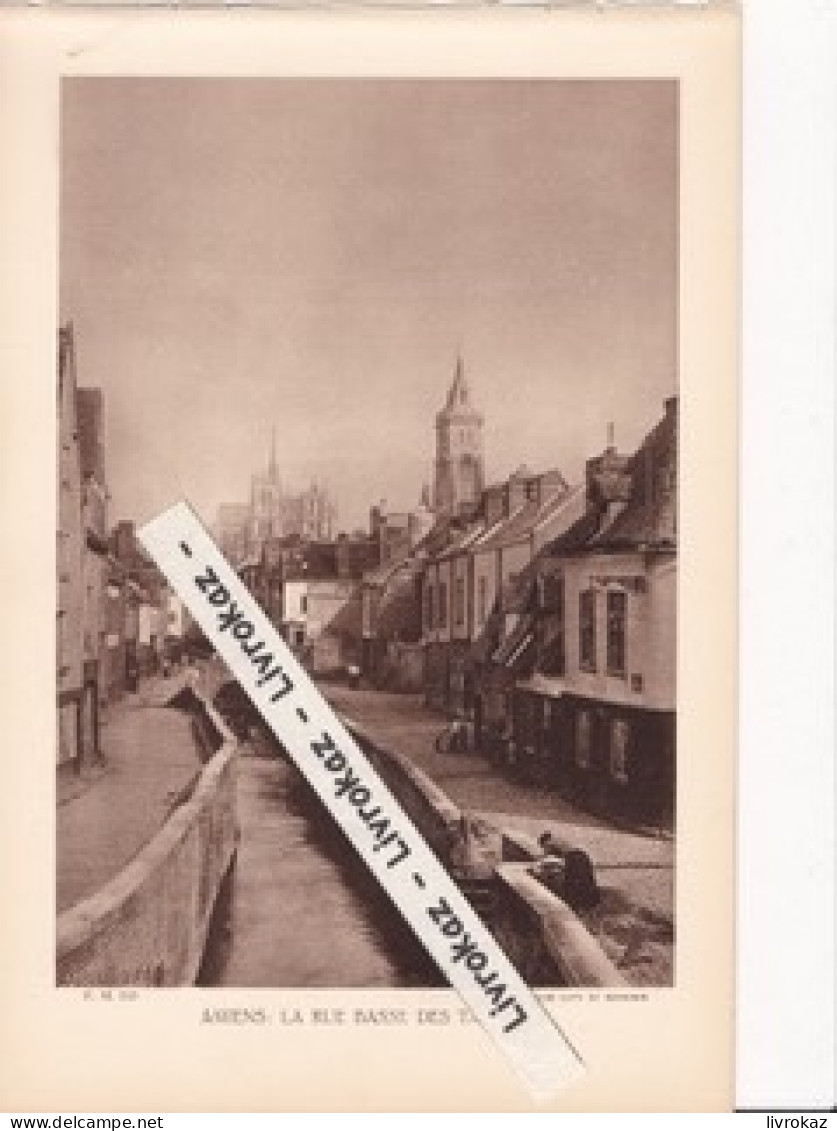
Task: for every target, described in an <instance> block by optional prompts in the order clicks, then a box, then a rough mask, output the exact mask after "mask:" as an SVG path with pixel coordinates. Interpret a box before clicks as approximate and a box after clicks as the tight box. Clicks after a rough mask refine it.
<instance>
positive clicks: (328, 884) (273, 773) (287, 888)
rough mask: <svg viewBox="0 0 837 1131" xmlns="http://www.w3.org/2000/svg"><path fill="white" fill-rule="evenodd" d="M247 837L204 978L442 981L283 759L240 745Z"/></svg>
mask: <svg viewBox="0 0 837 1131" xmlns="http://www.w3.org/2000/svg"><path fill="white" fill-rule="evenodd" d="M238 814H239V823H240V826H241V842H240V844H239V849H238V859H237V862H236V865H235V867H234V868H233V870H232V872H231V873H230V877H229V879H228V882H227V884H226V886H225V890H224V892H223V893H222V897H221V898H220V899H219V901H218V905H217V908H216V913H215V916H214V919H213V924H212V929H211V932H210V939H209V945H208V947H207V951H206V954H205V956H204V962H203V966H202V968H201V972H200V975H199V978H198V984H199V985H202V986H236V987H245V986H249V987H256V986H259V987H277V988H279V987H300V988H316V987H375V986H377V987H404V986H438V985H442V984H444V983H443V982H442V980H441V978H440V975H439V973H438V971H437V970H436V967H435V965H434V964H433V963H432V962H431V960H430V959H429V958H428V957H427V955H426V954H425V952H424V950H423V948H422V947H421V946H420V945H419V943H418V942H417V941H416V939H415V937H414V936H413V934H412V932H411V931H410V930H409V928H408V927H407V926H406V924H404V922H403V920H402V919H401V916H400V915H399V914H398V913H397V912H396V910H395V908H394V907H393V906H392V904H391V903H390V901H389V899H388V898H387V897H386V895H384V893H383V892H382V891H381V889H380V888H379V887H378V884H377V882H376V881H375V880H374V878H373V877H372V876H371V875H370V874H369V873H368V871H367V870H366V868H365V866H364V865H363V863H362V862H361V861H360V860H359V858H358V857H357V856H356V855H355V853H354V849H353V848H352V847H351V845H350V844H349V843H348V841H346V839H345V838H344V837H343V834H342V833H341V832H340V830H339V829H338V828H337V827H336V826H335V825H334V824H333V823H332V821H331V818H330V817H329V816H328V814H327V813H326V812H325V811H324V809H323V808H322V806H321V804H320V802H319V800H318V799H317V798H316V797H315V796H314V795H313V794H312V793H311V792H310V791H309V789H308V787H307V785H306V784H305V783H304V782H303V781H302V779H301V777H300V775H299V774H298V772H297V771H296V770H295V769H293V767H292V766H290V765H289V764H288V763H287V762H285V761H284V760H283V759H282V758H281V757H279V756H276V755H273V754H270V753H266V752H264V751H261V752H259V753H257V752H256V751H255V750H254V749H253V747H251V746H250V745H249V744H243V746H242V749H241V756H240V757H239V760H238Z"/></svg>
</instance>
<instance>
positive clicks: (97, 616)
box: [76, 389, 108, 758]
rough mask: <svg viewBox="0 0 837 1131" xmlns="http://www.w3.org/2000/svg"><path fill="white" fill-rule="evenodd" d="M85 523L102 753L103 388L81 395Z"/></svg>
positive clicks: (90, 692)
mask: <svg viewBox="0 0 837 1131" xmlns="http://www.w3.org/2000/svg"><path fill="white" fill-rule="evenodd" d="M76 404H77V421H78V437H79V463H80V471H81V503H82V523H83V526H84V567H83V571H84V629H83V631H84V696H83V706H82V710H83V715H84V732H85V734H86V735H87V736H88V737H87V743H88V749H87V750H86V753H87V754H88V755H89V756H90V757H92V758H98V757H99V756H100V754H101V744H100V725H99V717H100V709H101V708H102V707H104V705H105V703H106V701H107V679H106V663H107V642H106V633H107V628H106V621H107V576H108V541H107V501H108V492H107V484H106V480H105V444H104V403H103V398H102V392H101V390H100V389H78V391H77V394H76Z"/></svg>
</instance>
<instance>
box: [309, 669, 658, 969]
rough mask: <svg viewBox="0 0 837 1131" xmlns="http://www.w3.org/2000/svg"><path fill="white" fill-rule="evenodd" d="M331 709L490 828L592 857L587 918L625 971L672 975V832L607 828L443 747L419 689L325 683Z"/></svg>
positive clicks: (473, 754)
mask: <svg viewBox="0 0 837 1131" xmlns="http://www.w3.org/2000/svg"><path fill="white" fill-rule="evenodd" d="M323 691H324V693H325V694H326V696H327V698H328V699H329V700H330V702H331V703H332V705H333V706H334V707H335V709H336V710H338V711H339V712H341V713H342V714H343V715H345V716H347V717H348V718H350V719H354V720H355V721H356V722H358V723H359V724H361V726H362V727H363V729H364V731H365V732H366V733H368V734H369V735H370V736H372V737H373V738H374V739H375V740H376V741H378V742H379V743H380V744H381V745H382V746H385V747H389V748H391V749H397V750H398V751H400V752H401V753H402V754H405V755H407V756H408V757H409V758H410V759H411V760H412V761H413V763H414V764H415V765H416V766H418V767H419V768H420V769H422V770H423V771H424V772H425V773H426V774H428V775H429V776H430V777H431V778H432V779H433V780H434V781H435V782H436V784H437V785H438V786H439V787H440V788H441V789H443V790H444V791H445V792H446V793H447V794H448V796H449V797H450V798H451V799H452V800H453V801H454V802H455V803H456V805H457V806H458V807H459V808H460V809H463V810H468V811H469V812H471V813H473V814H474V815H477V816H480V817H482V818H484V819H485V820H487V821H489V822H490V823H491V824H492V825H494V826H495V827H497V828H502V829H507V830H510V831H511V830H513V831H515V832H516V833H519V834H523V835H525V836H527V837H529V838H531V839H533V840H536V839H537V837H538V836H539V834H540V833H542V832H545V831H551V832H553V833H555V834H556V835H557V836H559V837H561V838H562V839H565V840H567V841H569V842H570V843H572V844H573V845H575V846H576V847H578V848H580V849H582V850H583V851H585V852H586V853H587V854H588V855H589V857H590V858H591V860H592V862H593V864H594V866H595V869H596V874H597V878H598V882H599V886H600V888H601V890H602V892H603V897H604V898H603V900H602V904H601V906H600V909H599V910H598V911H597V912H596V913H595V915H594V916H592V917H591V918H590V921H589V922H588V923H587V926H588V929H590V930H592V932H593V933H594V934H596V935H597V937H598V938H599V941H600V943H601V945H602V946H603V947H604V949H605V950H606V951H607V952H608V954H609V955H610V956H611V957H612V958H613V959H614V960H616V961H617V962H618V963H619V964H620V965H625V964H626V963H628V962H629V961H630V959H631V955H632V954H636V955H638V957H639V966H640V967H641V969H639V970H637V969H636V965H637V964H633V965H634V969H633V970H632V980H635V981H638V982H647V983H650V984H666V982H668V981H669V980H670V977H671V958H672V950H671V928H672V924H673V921H674V859H675V840H674V839H673V838H672V837H670V836H668V835H666V836H659V837H657V836H648V835H640V834H638V833H635V832H626V831H624V830H623V829H617V828H613V827H612V826H610V825H608V824H606V823H605V822H604V821H602V820H600V819H598V818H596V817H594V816H591V815H590V814H588V813H584V812H582V811H581V810H579V809H578V808H576V807H574V806H572V805H571V804H569V803H568V802H567V801H565V800H563V799H562V798H561V797H559V796H558V795H557V793H553V792H549V791H547V790H545V789H541V788H537V787H534V786H529V785H524V784H520V783H517V782H513V781H510V780H508V779H507V778H506V777H505V776H504V775H503V774H502V772H501V771H500V770H499V769H497V768H496V767H495V766H494V765H493V764H492V763H491V762H490V761H489V760H488V759H487V758H486V757H484V756H483V755H481V754H480V753H479V752H478V751H469V752H468V753H457V754H443V753H439V752H438V751H436V749H435V748H434V743H433V740H434V738H435V736H436V735H437V734H438V733H439V732H440V731H441V730H442V729H443V727H444V725H445V718H444V716H443V715H441V714H439V713H437V712H435V711H432V710H430V709H429V708H427V707H426V706H425V705H424V704H423V703H422V701H421V699H420V698H419V697H418V696H407V695H396V694H391V693H387V692H381V691H375V690H371V689H366V688H361V689H358V690H354V689H351V688H347V687H344V686H338V685H331V684H330V685H327V686H325V687H324V688H323Z"/></svg>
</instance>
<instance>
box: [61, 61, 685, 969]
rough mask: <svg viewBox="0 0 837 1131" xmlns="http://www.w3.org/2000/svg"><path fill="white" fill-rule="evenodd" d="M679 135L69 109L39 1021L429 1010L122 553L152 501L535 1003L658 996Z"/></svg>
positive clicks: (479, 106) (672, 623) (515, 119)
mask: <svg viewBox="0 0 837 1131" xmlns="http://www.w3.org/2000/svg"><path fill="white" fill-rule="evenodd" d="M678 111H679V90H678V84H677V83H676V82H674V81H668V80H659V79H655V80H633V81H624V80H612V79H608V80H605V79H597V80H592V79H591V80H585V81H568V80H557V79H554V80H548V81H547V80H540V81H531V80H530V81H518V80H504V81H474V80H469V81H465V80H445V81H441V80H422V81H407V80H398V81H381V80H376V81H371V80H325V79H320V80H278V79H274V80H255V79H235V80H220V79H211V80H208V79H189V80H186V79H182V80H174V79H159V78H158V79H151V78H149V79H127V78H124V79H107V78H71V79H65V80H64V81H63V83H62V92H61V170H60V175H61V219H60V225H61V233H60V234H61V250H60V326H59V327H58V328H57V358H58V365H57V370H58V389H57V404H58V424H59V427H58V462H57V475H58V511H57V513H58V527H59V528H58V540H57V562H58V565H57V568H58V578H57V593H58V596H57V610H56V611H57V616H56V627H57V647H58V654H57V673H58V675H57V719H58V722H57V775H58V779H57V780H58V784H57V794H58V806H57V816H56V820H57V858H56V890H57V911H58V928H57V955H56V980H57V984H58V985H60V986H68V985H77V986H110V987H125V986H154V985H156V986H181V987H182V986H190V985H198V986H202V987H228V988H236V987H253V988H258V987H263V988H280V987H293V988H306V989H307V988H321V987H322V988H329V987H336V988H340V987H345V988H372V987H379V988H399V987H440V986H442V985H444V981H443V979H442V976H441V975H440V973H439V971H438V970H437V969H436V968H435V966H434V965H433V963H432V962H431V960H430V959H429V958H428V956H427V955H426V954H425V952H424V950H423V948H422V947H421V945H420V944H419V942H418V941H417V940H416V939H415V938H414V937H413V936H412V934H411V933H410V931H409V929H408V928H407V927H406V926H405V924H404V923H403V921H402V919H401V917H400V916H399V914H398V912H397V909H395V908H394V907H393V906H392V905H391V904H390V903H389V902H388V901H387V899H386V897H385V896H384V895H383V894H382V893H381V892H380V891H379V889H378V888H377V885H376V882H375V880H374V879H373V878H372V877H371V876H370V875H369V874H368V872H367V871H366V869H365V867H364V866H363V864H362V863H361V862H360V861H359V860H358V858H357V857H356V855H355V853H354V851H353V849H352V847H351V845H349V844H348V842H347V841H346V840H345V839H344V838H343V836H342V834H341V833H340V832H339V830H338V829H336V828H335V827H334V826H333V824H332V822H331V820H330V818H329V817H328V815H327V814H326V813H325V812H324V810H323V809H322V808H321V806H320V804H319V801H318V800H317V798H316V797H315V796H314V795H313V794H312V793H311V791H310V790H309V789H308V788H307V786H306V785H305V782H304V780H303V779H302V777H301V776H300V775H299V774H298V772H297V771H296V769H295V768H294V766H293V763H292V762H291V760H290V759H289V758H288V757H287V756H286V753H285V751H284V750H283V749H282V747H281V746H280V745H279V744H278V743H277V742H276V741H275V739H274V738H273V737H272V736H271V734H270V732H269V730H268V729H267V728H266V727H265V726H264V725H263V723H262V721H261V720H260V718H259V716H258V715H257V713H256V712H255V711H254V710H253V708H252V707H251V706H250V704H249V702H248V701H247V699H246V697H245V696H244V695H243V693H242V692H241V691H240V689H239V688H238V686H237V684H236V683H235V681H234V680H232V678H231V676H230V675H229V673H228V672H226V671H225V669H224V668H223V665H222V664H221V663H220V661H219V659H218V658H217V657H216V656H215V655H214V654H213V652H212V649H211V647H210V646H209V645H208V643H207V641H206V640H205V638H204V637H203V635H202V633H201V632H200V630H199V628H198V626H197V625H196V623H195V622H194V621H193V620H192V619H191V618H190V616H189V615H188V613H187V611H186V610H185V608H184V607H183V605H182V603H181V601H180V600H179V599H178V597H177V595H176V594H175V593H174V592H173V591H172V590H171V588H170V587H169V586H168V585H167V584H166V582H165V580H164V578H163V576H162V575H161V574H160V573H159V571H158V570H157V569H156V567H155V566H154V565H153V564H152V562H151V560H150V559H149V558H148V556H147V555H146V554H145V553H144V551H143V550H142V549H141V547H140V545H139V542H138V540H137V537H136V529H137V527H138V525H141V524H143V523H145V522H146V521H148V520H149V519H150V518H152V517H153V516H154V515H155V514H157V513H158V512H159V511H161V510H163V509H164V508H165V507H166V506H168V505H169V504H170V503H171V502H172V501H174V500H176V499H178V498H180V497H186V498H188V499H189V500H190V502H191V503H192V504H193V505H194V506H195V508H196V510H197V511H198V512H199V514H200V515H201V516H202V518H203V520H204V523H205V525H206V526H207V527H209V528H210V529H211V530H212V532H213V534H214V537H215V539H216V541H217V543H218V545H219V547H220V548H221V550H222V551H223V553H224V554H225V556H226V557H227V558H228V560H229V561H230V563H231V564H232V565H233V567H234V568H235V570H236V572H237V573H238V575H239V576H240V578H241V579H242V581H243V582H244V583H245V585H246V586H247V588H248V589H249V591H250V592H251V593H252V595H253V596H254V597H255V598H256V600H257V601H258V602H259V604H260V605H261V607H262V609H263V610H264V612H265V613H266V614H267V616H268V617H269V619H270V620H271V622H272V623H273V624H274V626H275V627H276V628H277V629H278V630H279V631H280V633H281V634H282V636H283V637H284V639H285V640H286V641H287V643H288V644H289V645H290V646H291V647H292V649H293V650H294V652H295V654H296V656H297V657H298V658H299V659H300V661H301V662H302V663H303V665H304V666H305V667H306V669H307V670H308V672H309V673H310V674H311V675H312V676H313V678H314V679H315V680H316V682H317V684H318V686H319V687H320V689H321V691H322V693H323V694H324V695H325V697H326V698H327V699H328V701H329V702H330V704H331V705H332V706H333V707H334V708H335V710H336V711H337V712H338V714H339V715H340V716H341V718H342V719H343V720H344V722H345V724H346V725H347V726H348V727H349V728H350V730H351V731H352V733H353V734H354V735H355V737H356V738H357V740H358V742H359V743H360V744H361V746H362V748H363V749H364V751H365V753H366V754H367V755H368V757H369V758H370V760H371V761H372V763H373V765H374V766H375V768H376V769H377V771H378V773H379V774H380V775H381V777H382V778H383V779H384V781H385V782H386V783H387V785H388V786H389V787H390V789H391V790H392V791H393V793H394V794H395V795H396V797H397V798H398V800H399V801H400V803H401V805H402V806H403V808H404V809H405V810H406V812H407V813H408V814H409V816H410V817H411V818H412V820H413V821H414V822H415V824H416V825H417V827H418V828H419V830H420V831H421V833H422V834H423V836H424V837H425V839H426V840H427V841H428V843H429V844H430V846H431V847H432V848H433V849H434V851H435V852H436V854H437V855H438V856H439V858H440V859H441V861H442V862H443V864H444V865H445V867H446V868H447V869H448V871H449V873H450V874H451V876H452V877H453V878H454V880H455V881H456V883H457V884H458V886H459V887H460V888H461V890H462V891H463V892H464V894H465V895H466V896H467V897H468V898H469V900H470V901H471V902H472V903H473V905H474V906H475V908H476V909H477V910H478V912H479V913H480V915H481V916H482V917H483V919H484V921H485V922H486V924H487V925H488V927H489V928H490V929H491V931H492V933H493V934H494V936H495V937H496V939H497V940H498V942H499V943H500V945H501V946H502V948H503V949H504V950H505V951H506V953H507V955H508V956H509V958H510V959H511V961H512V962H513V964H514V965H515V966H516V967H517V969H518V970H519V971H520V972H521V974H522V975H523V977H524V978H525V979H526V980H527V981H528V982H529V983H530V984H532V985H536V986H549V987H590V988H597V987H609V988H619V987H622V988H626V989H630V988H631V987H671V986H673V985H674V984H675V947H674V935H675V906H674V880H675V860H676V814H677V804H676V801H677V727H676V722H677V685H676V655H677V593H678V585H677V560H678V553H677V549H678V421H679V413H678V390H679V378H678V333H677V327H678V255H677V248H678V231H679V223H678V182H679V176H678V169H679V153H678Z"/></svg>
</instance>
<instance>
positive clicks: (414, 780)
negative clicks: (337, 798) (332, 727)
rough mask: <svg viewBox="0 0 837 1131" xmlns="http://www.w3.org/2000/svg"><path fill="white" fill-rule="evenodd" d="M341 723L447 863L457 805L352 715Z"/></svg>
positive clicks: (456, 835) (457, 831)
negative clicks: (382, 746) (366, 730)
mask: <svg viewBox="0 0 837 1131" xmlns="http://www.w3.org/2000/svg"><path fill="white" fill-rule="evenodd" d="M343 724H344V726H346V727H347V729H348V730H349V731H350V732H351V734H352V735H353V736H354V738H355V739H356V741H357V742H358V743H359V744H360V746H361V747H362V748H363V751H364V753H365V754H366V756H367V757H368V758H369V760H370V761H371V762H372V764H373V765H374V767H375V769H376V770H377V771H378V773H379V774H380V775H381V777H382V778H383V779H384V781H385V782H386V784H387V785H388V786H389V788H390V789H391V790H392V792H393V793H394V794H395V796H396V797H397V798H398V801H399V804H400V805H401V807H402V808H403V809H404V811H405V813H406V814H407V816H408V817H409V818H410V820H411V821H412V822H413V823H414V824H415V826H416V828H418V829H419V831H420V832H421V835H422V836H423V837H424V839H425V840H426V841H427V843H428V844H429V845H430V847H431V848H432V849H433V851H434V852H435V853H436V855H437V856H438V857H439V859H440V860H441V861H442V862H443V863H444V864H445V865H446V866H450V864H451V861H452V858H453V855H454V854H455V853H456V852H457V850H458V847H459V843H460V840H461V838H462V824H461V822H462V813H461V812H460V810H459V809H458V808H457V806H456V805H454V803H453V802H452V801H451V799H450V798H449V797H448V795H447V794H446V793H444V792H443V791H442V790H441V789H439V787H438V786H437V785H436V783H435V782H434V781H433V780H432V778H429V777H428V776H427V774H425V773H424V772H423V771H422V770H420V769H418V768H417V767H416V766H414V765H413V763H412V762H411V761H410V760H409V758H405V757H404V756H403V755H402V754H399V753H397V752H396V751H394V750H384V749H383V748H381V747H380V746H378V745H377V744H376V743H375V742H374V740H373V739H372V738H371V737H370V736H369V735H368V734H367V733H366V732H365V731H364V730H363V728H362V727H361V726H359V725H358V723H356V722H355V721H354V720H353V719H348V718H345V717H344V718H343Z"/></svg>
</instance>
